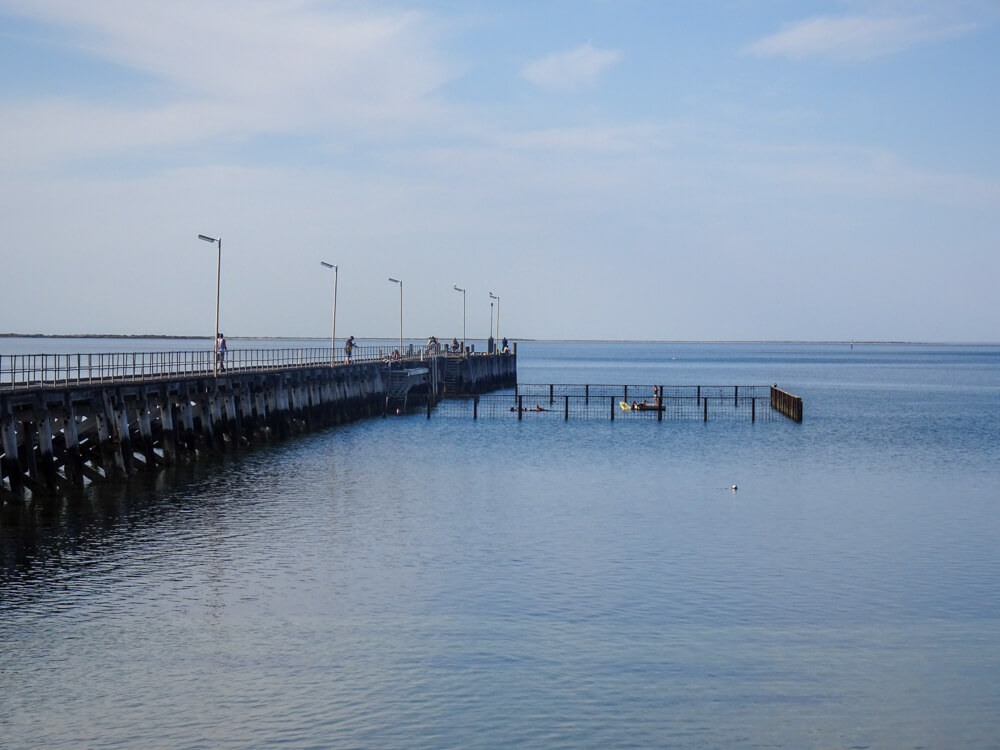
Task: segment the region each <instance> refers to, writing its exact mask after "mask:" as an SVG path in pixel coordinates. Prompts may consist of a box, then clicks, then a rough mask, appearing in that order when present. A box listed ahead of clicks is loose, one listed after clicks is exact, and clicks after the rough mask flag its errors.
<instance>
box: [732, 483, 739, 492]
mask: <svg viewBox="0 0 1000 750" xmlns="http://www.w3.org/2000/svg"><path fill="white" fill-rule="evenodd" d="M738 489H739V487H737V486H736V485H735V484H734V485H733V492H736V490H738Z"/></svg>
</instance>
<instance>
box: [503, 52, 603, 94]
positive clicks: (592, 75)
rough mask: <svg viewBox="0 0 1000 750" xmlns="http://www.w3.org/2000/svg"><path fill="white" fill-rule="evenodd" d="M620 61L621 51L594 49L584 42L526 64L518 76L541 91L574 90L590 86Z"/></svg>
mask: <svg viewBox="0 0 1000 750" xmlns="http://www.w3.org/2000/svg"><path fill="white" fill-rule="evenodd" d="M620 59H621V52H618V51H616V50H605V49H595V48H594V47H592V46H591V45H590V44H589V43H588V44H584V45H583V46H582V47H577V48H576V49H573V50H569V51H568V52H557V53H554V54H552V55H548V56H547V57H543V58H541V59H540V60H535V61H533V62H530V63H528V64H527V65H525V66H524V68H522V70H521V75H522V76H524V77H525V78H526V79H528V80H529V81H531V82H532V83H534V84H535V85H536V86H541V87H542V88H547V89H575V88H579V87H580V86H584V85H586V84H589V83H592V82H593V81H594V80H596V79H597V77H598V76H599V75H600V74H601V73H602V72H603V71H604V70H606V69H607V68H609V67H611V66H612V65H614V64H615V63H617V62H618V61H619V60H620Z"/></svg>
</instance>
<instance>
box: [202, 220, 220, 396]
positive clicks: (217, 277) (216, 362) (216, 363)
mask: <svg viewBox="0 0 1000 750" xmlns="http://www.w3.org/2000/svg"><path fill="white" fill-rule="evenodd" d="M198 239H199V240H205V242H214V243H215V244H216V245H218V246H219V254H218V258H217V260H216V264H215V339H214V340H213V342H212V350H213V352H214V353H215V357H213V360H212V361H213V363H214V364H213V365H212V375H213V376H214V377H218V376H219V352H218V351H217V347H218V345H219V286H220V281H221V280H222V238H221V237H219V238H218V239H216V238H215V237H207V236H206V235H204V234H199V235H198Z"/></svg>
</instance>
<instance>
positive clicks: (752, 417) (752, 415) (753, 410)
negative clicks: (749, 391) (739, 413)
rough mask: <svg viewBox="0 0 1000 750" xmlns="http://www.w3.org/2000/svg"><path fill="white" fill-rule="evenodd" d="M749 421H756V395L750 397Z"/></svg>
mask: <svg viewBox="0 0 1000 750" xmlns="http://www.w3.org/2000/svg"><path fill="white" fill-rule="evenodd" d="M750 421H751V422H756V421H757V397H756V396H755V397H753V398H752V399H750Z"/></svg>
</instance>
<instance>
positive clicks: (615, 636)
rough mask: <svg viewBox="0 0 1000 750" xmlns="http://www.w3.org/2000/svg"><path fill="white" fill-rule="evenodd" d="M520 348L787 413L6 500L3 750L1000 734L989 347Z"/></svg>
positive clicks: (337, 437) (380, 438) (555, 430)
mask: <svg viewBox="0 0 1000 750" xmlns="http://www.w3.org/2000/svg"><path fill="white" fill-rule="evenodd" d="M16 345H17V346H23V347H26V348H27V349H31V348H33V347H31V346H30V342H29V343H24V342H20V343H17V344H16ZM240 345H242V344H241V343H235V344H234V343H233V342H231V343H230V348H236V347H238V346H240ZM318 345H320V346H321V345H322V344H318ZM11 346H13V345H10V346H8V344H7V343H5V342H0V347H3V348H4V351H5V353H9V352H10V351H11V350H12V349H11ZM46 346H48V344H46ZM130 346H132V344H128V343H126V344H124V345H123V346H113V347H110V348H113V349H122V348H129V347H130ZM135 346H136V347H137V348H138V346H140V345H139V344H135ZM35 348H37V349H38V350H41V347H35ZM80 348H81V346H80V342H71V343H68V344H64V348H63V350H64V351H68V350H73V351H75V350H77V349H80ZM100 348H104V349H108V348H109V347H100ZM142 348H146V349H156V348H162V347H159V346H158V345H157V343H151V344H150V345H149V346H145V345H142ZM170 348H174V347H173V346H171V347H170ZM181 348H184V347H181ZM196 348H200V347H196ZM23 350H24V349H20V351H23ZM518 365H519V370H520V373H519V374H520V380H521V381H522V382H525V383H532V382H534V383H549V382H555V383H572V382H575V383H632V384H644V383H645V384H653V383H659V384H703V385H752V384H770V383H774V382H777V383H778V384H779V385H781V386H782V387H784V388H785V389H786V390H788V391H791V392H792V393H795V394H797V395H800V396H802V397H803V399H804V402H805V421H804V422H803V423H802V424H801V425H799V424H794V423H792V422H790V421H788V420H778V421H767V422H757V423H750V422H739V421H719V422H713V421H709V422H707V423H703V422H700V421H697V420H691V421H669V420H665V421H664V422H662V423H658V422H656V421H655V420H615V421H614V422H611V421H600V420H590V421H572V420H571V421H569V422H563V421H561V420H536V421H532V420H524V421H523V422H518V421H516V420H510V419H496V420H490V419H480V420H478V421H476V422H473V421H471V420H466V419H460V418H454V417H438V418H434V417H432V418H431V419H426V418H425V417H423V416H406V417H400V418H389V419H372V420H368V421H363V422H358V423H354V424H351V425H347V426H341V427H337V428H334V429H330V430H326V431H322V432H316V433H312V434H309V435H305V436H299V437H296V438H293V439H291V440H288V441H286V442H283V443H279V444H275V445H273V446H266V447H263V448H259V449H255V450H246V451H243V452H241V453H239V454H238V455H230V456H227V457H225V458H220V459H213V460H208V461H204V462H199V463H198V465H196V466H189V467H182V468H180V469H177V470H176V471H171V472H169V473H168V472H164V473H161V474H158V475H156V476H155V477H152V478H145V479H143V478H139V479H137V480H135V481H133V482H131V483H129V484H128V485H126V486H122V487H118V488H112V489H107V488H104V489H102V490H101V491H100V492H97V491H93V492H92V493H91V494H90V495H88V497H87V499H86V500H85V501H84V502H78V503H74V504H72V505H63V504H60V503H56V504H52V505H45V506H43V505H37V506H32V507H30V508H28V509H26V510H21V509H18V508H11V507H10V506H7V507H5V508H4V510H3V511H2V513H0V541H2V544H0V549H2V552H3V558H2V562H3V565H2V567H0V746H2V747H4V748H88V747H93V748H140V747H141V748H417V749H420V748H427V749H432V748H433V749H438V748H498V747H511V748H661V747H666V748H669V747H682V748H688V747H689V748H758V747H768V748H774V747H778V748H997V747H1000V490H998V487H1000V347H998V346H917V345H878V346H875V345H860V344H859V345H855V347H854V348H853V350H852V349H850V348H849V346H847V345H834V344H829V345H825V344H824V345H820V344H667V343H655V344H654V343H613V344H612V343H609V344H602V343H562V342H560V343H542V342H525V343H522V344H521V345H520V347H519V362H518ZM734 484H735V485H738V488H739V489H738V490H737V491H733V490H732V489H730V488H731V486H732V485H734Z"/></svg>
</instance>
